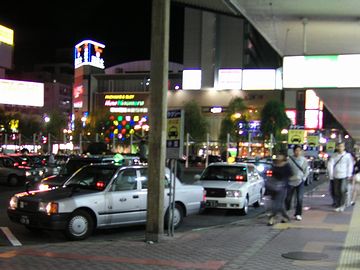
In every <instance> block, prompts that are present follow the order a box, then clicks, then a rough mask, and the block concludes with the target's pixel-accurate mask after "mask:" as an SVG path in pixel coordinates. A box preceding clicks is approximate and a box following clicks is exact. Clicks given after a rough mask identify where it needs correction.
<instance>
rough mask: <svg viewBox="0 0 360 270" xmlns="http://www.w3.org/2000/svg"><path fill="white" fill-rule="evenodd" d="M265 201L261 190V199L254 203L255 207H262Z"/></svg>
mask: <svg viewBox="0 0 360 270" xmlns="http://www.w3.org/2000/svg"><path fill="white" fill-rule="evenodd" d="M262 202H263V191H262V190H260V194H259V199H258V200H257V201H256V202H255V203H254V207H260V206H261V204H262Z"/></svg>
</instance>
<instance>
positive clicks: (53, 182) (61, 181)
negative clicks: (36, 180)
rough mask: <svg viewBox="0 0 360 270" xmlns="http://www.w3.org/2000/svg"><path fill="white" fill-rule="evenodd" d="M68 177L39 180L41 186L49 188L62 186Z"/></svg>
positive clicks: (56, 176) (53, 176)
mask: <svg viewBox="0 0 360 270" xmlns="http://www.w3.org/2000/svg"><path fill="white" fill-rule="evenodd" d="M67 179H69V176H65V175H52V176H49V177H46V178H44V179H42V180H41V184H45V185H49V186H62V185H63V184H64V183H65V181H66V180H67Z"/></svg>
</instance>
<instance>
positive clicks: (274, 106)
mask: <svg viewBox="0 0 360 270" xmlns="http://www.w3.org/2000/svg"><path fill="white" fill-rule="evenodd" d="M290 124H291V121H290V119H289V118H288V117H287V115H286V113H285V105H284V103H283V102H280V101H278V100H270V101H268V102H267V103H266V104H265V106H264V108H263V109H262V111H261V126H260V129H261V132H262V134H263V137H264V139H267V140H268V139H270V138H271V137H272V136H274V137H275V139H280V138H281V130H283V129H284V128H288V127H289V125H290Z"/></svg>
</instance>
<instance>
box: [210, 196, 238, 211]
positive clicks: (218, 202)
mask: <svg viewBox="0 0 360 270" xmlns="http://www.w3.org/2000/svg"><path fill="white" fill-rule="evenodd" d="M244 205H245V198H242V197H238V198H233V197H225V198H216V197H211V198H206V202H205V207H206V208H222V209H242V208H244Z"/></svg>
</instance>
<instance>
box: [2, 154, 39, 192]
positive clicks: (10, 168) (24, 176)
mask: <svg viewBox="0 0 360 270" xmlns="http://www.w3.org/2000/svg"><path fill="white" fill-rule="evenodd" d="M41 176H42V175H41V173H40V172H39V171H37V170H36V169H34V168H31V167H28V166H24V165H21V164H19V162H17V161H16V160H14V159H13V158H11V157H8V156H0V182H1V183H3V184H8V185H10V186H19V185H22V184H25V183H26V182H34V181H37V180H39V179H40V178H41Z"/></svg>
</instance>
